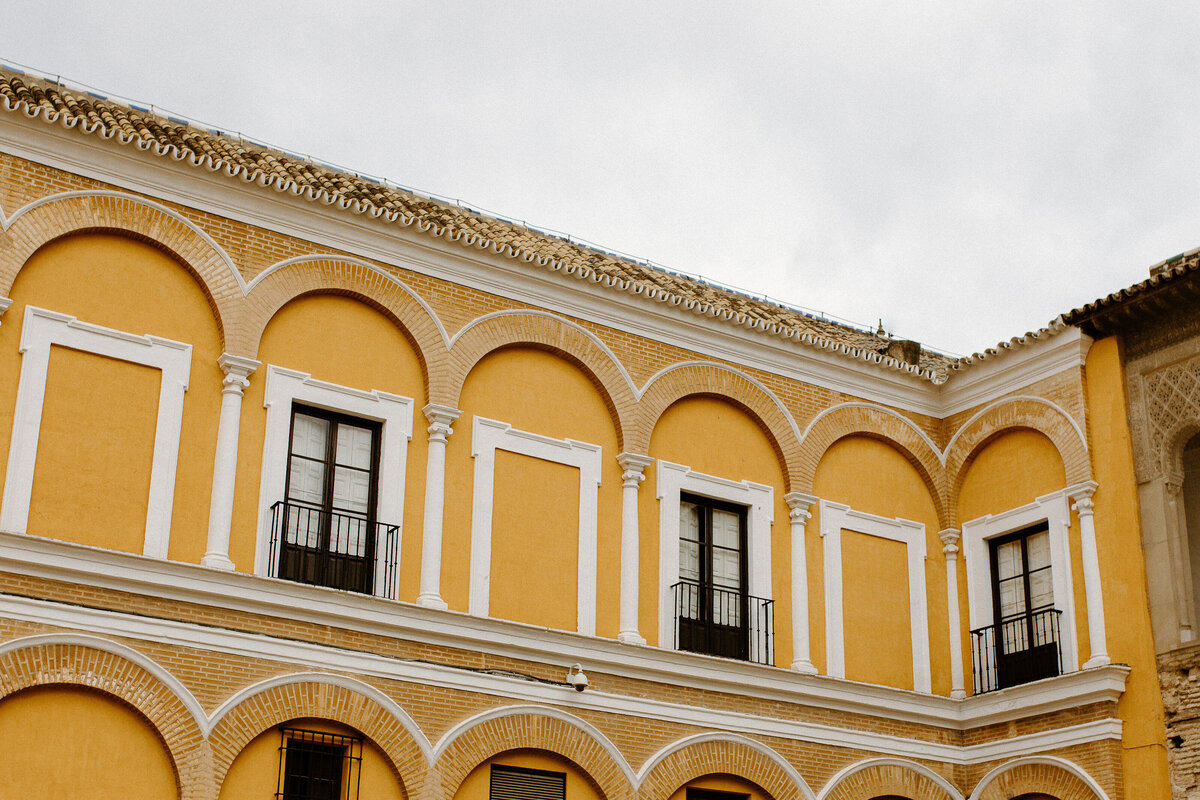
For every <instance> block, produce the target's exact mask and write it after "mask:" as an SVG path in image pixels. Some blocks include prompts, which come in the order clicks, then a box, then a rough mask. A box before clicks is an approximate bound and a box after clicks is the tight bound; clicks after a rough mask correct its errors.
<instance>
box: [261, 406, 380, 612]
mask: <svg viewBox="0 0 1200 800" xmlns="http://www.w3.org/2000/svg"><path fill="white" fill-rule="evenodd" d="M381 428H382V426H381V425H380V424H379V423H378V422H374V421H372V420H363V419H358V418H356V417H350V416H347V415H345V414H339V413H336V412H333V411H328V410H325V409H318V408H313V407H310V406H302V405H296V406H294V407H293V408H292V424H291V431H290V442H289V447H288V469H287V483H286V493H285V496H284V509H285V513H286V518H285V520H284V526H283V540H282V542H281V543H280V549H279V576H280V577H282V578H285V579H287V580H293V581H297V582H300V583H311V584H316V585H319V586H332V587H334V588H337V589H348V590H350V591H355V592H367V593H369V592H370V591H371V586H372V579H373V577H374V554H375V506H376V499H377V495H378V475H379V440H380V435H379V434H380V430H381Z"/></svg>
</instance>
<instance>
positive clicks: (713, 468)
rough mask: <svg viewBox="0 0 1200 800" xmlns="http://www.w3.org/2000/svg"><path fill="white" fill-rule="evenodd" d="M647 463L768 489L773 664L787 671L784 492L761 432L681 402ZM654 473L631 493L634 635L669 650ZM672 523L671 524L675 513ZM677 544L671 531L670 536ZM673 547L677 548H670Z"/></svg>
mask: <svg viewBox="0 0 1200 800" xmlns="http://www.w3.org/2000/svg"><path fill="white" fill-rule="evenodd" d="M649 455H650V456H652V457H654V458H657V459H662V460H664V461H669V462H671V463H674V464H683V465H685V466H688V467H691V469H692V470H693V471H695V472H700V473H704V474H706V475H714V476H716V477H719V478H726V479H728V480H733V481H743V480H748V481H753V482H754V483H760V484H764V485H766V486H770V487H772V488H773V489H774V503H775V507H774V509H773V514H774V523H773V524H772V526H771V572H772V575H771V581H772V596H773V599H774V601H775V604H774V609H775V663H776V664H777V665H781V666H788V665H790V664H791V663H792V640H791V635H790V632H791V629H792V607H791V582H790V577H789V573H790V565H791V539H790V536H791V531H790V527H789V525H788V507H787V503H786V502H785V501H784V499H783V495H784V493H785V491H786V490H785V488H784V487H786V485H787V482H786V478H785V474H784V471H783V467H782V466H781V464H780V462H779V457H778V456H777V454H776V450H775V448H774V447H772V445H771V440H770V438H769V437H768V435H767V434H766V432H765V431H764V430H763V428H762V426H760V425H759V424H758V422H757V421H756V420H755V419H754V417H752V416H750V414H748V413H747V412H745V411H743V410H741V409H740V408H738V407H737V406H735V405H733V404H732V403H729V402H726V401H723V400H719V399H717V398H713V397H688V398H685V399H683V400H680V401H679V402H677V403H675V404H673V405H672V406H671V407H670V408H668V409H667V410H666V412H664V413H663V415H662V416H661V417H660V418H659V420H658V423H657V424H656V425H655V427H654V433H653V435H652V436H651V439H650V453H649ZM654 472H655V468H654V465H651V466H650V467H648V468H647V469H646V473H645V474H646V481H645V482H644V483H643V484H642V487H641V489H639V491H638V513H639V517H640V523H641V525H640V527H641V536H640V539H639V544H640V546H641V556H642V557H641V562H640V568H641V569H640V575H639V577H640V588H639V594H640V596H641V600H642V602H641V608H640V612H641V616H640V624H641V626H642V627H641V632H642V635H643V636H645V637H646V640H647V641H648V642H649V643H651V644H654V643H657V642H660V641H661V642H663V644H664V645H665V646H668V647H669V646H670V645H671V641H672V635H673V634H672V632H671V631H659V630H658V597H659V575H658V563H659V562H658V550H659V538H660V531H659V501H658V498H657V493H656V489H655V485H656V480H655V475H654ZM674 518H675V519H677V518H678V512H676V513H675V515H674ZM674 535H675V536H678V527H676V528H675V532H674ZM675 546H678V545H675Z"/></svg>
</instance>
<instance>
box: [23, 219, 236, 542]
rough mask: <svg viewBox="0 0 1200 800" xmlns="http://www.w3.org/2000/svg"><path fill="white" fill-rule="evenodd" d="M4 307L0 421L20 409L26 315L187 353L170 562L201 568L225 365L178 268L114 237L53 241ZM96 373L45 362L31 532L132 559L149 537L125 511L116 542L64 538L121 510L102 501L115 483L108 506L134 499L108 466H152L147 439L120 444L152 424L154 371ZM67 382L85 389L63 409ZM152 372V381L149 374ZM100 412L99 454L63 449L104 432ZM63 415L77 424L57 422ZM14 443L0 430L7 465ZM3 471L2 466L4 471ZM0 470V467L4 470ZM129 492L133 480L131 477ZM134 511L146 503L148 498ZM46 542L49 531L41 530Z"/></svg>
mask: <svg viewBox="0 0 1200 800" xmlns="http://www.w3.org/2000/svg"><path fill="white" fill-rule="evenodd" d="M12 300H13V305H12V307H11V308H10V309H9V310H8V311H7V313H5V315H4V319H3V325H0V418H4V419H11V418H12V414H13V411H14V409H15V407H16V393H17V376H18V375H19V374H20V365H21V357H20V355H19V353H18V343H19V342H20V338H21V327H22V323H23V318H24V314H25V307H26V306H27V305H34V306H38V307H40V308H46V309H49V310H51V311H57V312H61V313H64V314H70V315H72V316H75V317H77V318H79V319H80V320H81V321H83V322H89V323H93V324H96V325H102V326H105V327H108V328H115V329H117V330H120V331H125V332H127V333H133V334H137V335H141V334H153V335H155V336H160V337H163V338H166V339H173V340H175V341H181V342H186V343H188V344H191V345H192V370H191V377H190V384H189V388H188V391H187V394H186V395H185V397H184V407H183V428H182V432H181V438H180V449H179V450H180V459H179V465H178V473H177V476H176V483H175V489H176V490H175V503H174V508H173V512H172V518H171V546H170V552H169V556H170V558H172V559H175V560H181V561H191V562H198V561H199V560H200V558H201V556H202V555H203V554H204V549H205V544H206V541H207V532H208V504H209V492H210V489H211V486H212V470H213V457H214V453H215V449H216V439H217V418H218V415H219V413H220V404H221V379H222V377H223V376H222V373H221V370H220V368H219V367H218V366H217V358H218V356H220V354H221V334H220V328H219V325H218V323H217V320H216V318H215V317H214V314H213V311H212V307H211V306H210V305H209V302H208V298H207V296H206V295H205V293H204V290H203V289H202V287H201V286H200V284H199V282H198V281H197V280H196V279H195V278H194V277H193V276H192V274H191V273H189V272H188V271H187V269H186V267H185V266H183V265H182V264H181V263H179V262H178V261H176V260H175V259H174V258H173V257H172V256H170V255H168V254H167V253H165V252H163V251H162V250H159V249H157V248H156V247H154V246H152V245H150V244H146V243H144V242H140V241H136V240H134V239H130V238H127V237H124V236H120V235H117V234H108V233H86V234H77V235H73V236H69V237H66V238H63V239H59V240H57V241H54V242H51V243H50V244H47V245H46V246H44V247H42V248H41V249H40V250H38V251H37V252H36V253H35V254H34V255H33V256H32V257H31V258H30V259H29V260H28V261H27V262H26V263H25V266H24V267H23V268H22V270H21V272H20V274H19V275H18V276H17V279H16V281H15V283H14V284H13V288H12ZM104 361H106V360H105V359H100V358H98V357H96V356H85V355H82V354H70V353H54V354H53V358H52V364H51V374H50V380H49V381H48V389H49V391H48V392H47V397H46V415H47V418H45V419H44V420H43V428H42V429H43V431H46V432H48V433H49V434H50V438H49V440H48V442H47V445H46V446H47V450H46V454H45V458H46V460H45V461H43V454H42V453H39V455H38V462H39V465H40V466H39V469H38V473H39V474H37V475H36V476H35V485H34V494H35V500H36V501H37V503H38V506H40V508H41V510H40V511H38V514H39V522H38V524H39V525H42V526H53V527H54V528H56V529H57V530H55V531H54V532H52V533H51V534H50V535H53V536H55V537H56V538H64V539H72V540H83V539H86V540H87V541H88V543H90V544H103V545H104V546H115V547H118V548H120V549H134V550H135V551H136V552H140V551H141V544H140V542H141V540H142V537H143V535H144V531H145V510H144V506H143V510H142V512H141V518H140V519H139V520H138V521H137V522H136V523H134V522H132V520H133V519H134V517H136V516H137V514H136V513H135V512H134V511H133V510H130V509H128V508H127V509H126V510H125V511H121V512H119V519H120V524H121V525H122V526H123V527H127V526H129V525H133V526H134V529H132V530H122V531H115V530H114V531H113V532H112V533H111V535H109V534H105V535H101V534H98V533H95V532H93V531H85V530H83V529H80V528H78V527H76V528H75V530H70V529H68V528H69V526H70V525H71V524H72V523H73V521H74V520H76V519H78V518H80V517H82V516H87V514H86V511H87V510H88V509H104V510H105V511H106V512H113V511H114V509H113V507H112V503H114V502H117V501H116V500H115V499H114V498H109V497H105V496H102V495H104V494H107V493H108V490H106V489H105V488H104V487H105V486H106V485H107V484H106V479H107V478H108V477H111V478H112V480H113V481H114V483H113V484H112V488H113V491H112V493H113V494H117V493H118V492H117V490H118V489H119V493H120V494H121V495H123V496H124V497H125V498H129V497H131V496H132V495H131V494H130V492H131V491H132V490H131V489H130V487H126V486H122V484H123V483H125V482H126V478H125V477H122V476H120V475H117V474H115V473H118V472H122V471H124V472H130V471H132V470H131V469H130V468H129V467H120V468H119V469H117V468H114V465H117V466H119V465H121V464H122V463H123V462H126V463H129V464H143V463H148V462H147V458H148V451H147V450H146V446H145V442H144V436H143V435H141V434H140V433H139V434H137V435H131V436H130V437H129V438H128V439H124V438H122V436H121V435H116V434H117V433H121V434H123V433H124V432H128V433H130V434H133V433H134V431H135V429H137V430H143V431H144V428H143V427H142V426H144V417H145V414H146V413H147V410H148V409H153V412H152V413H153V414H156V413H157V408H158V396H157V393H158V382H157V381H153V396H152V397H146V396H145V392H147V391H149V390H150V388H151V383H152V381H150V380H147V379H145V378H144V375H143V374H142V373H143V372H144V371H145V370H148V369H150V368H146V367H138V366H135V365H131V364H127V363H125V362H109V363H107V364H105V363H104ZM72 371H77V372H78V378H79V379H83V380H87V381H88V382H89V383H88V385H87V386H86V387H83V389H82V394H77V395H76V396H75V397H67V396H64V395H63V392H64V391H67V390H69V389H70V387H71V384H72V380H71V377H72V376H71V372H72ZM151 371H153V372H155V373H157V370H151ZM73 391H75V392H77V393H78V392H80V391H81V390H80V389H78V388H76V389H74V390H73ZM91 401H94V402H91ZM105 411H115V412H116V413H115V414H114V415H113V416H114V417H115V419H112V421H111V425H112V426H115V427H108V428H107V432H103V431H97V433H98V434H99V435H100V436H102V437H110V440H109V441H108V442H107V443H106V444H105V445H104V447H102V448H101V451H100V452H98V453H95V454H91V455H88V454H83V453H81V452H79V451H78V448H79V447H80V443H81V442H86V441H88V439H89V438H91V436H89V435H87V434H86V433H84V436H83V438H82V439H81V440H80V441H79V442H75V443H68V442H67V441H66V440H65V436H66V435H67V432H68V431H71V432H73V433H81V432H84V429H85V428H89V427H91V428H96V427H98V426H101V425H104V424H105V423H104V422H103V421H102V418H101V415H102V414H103V413H104V412H105ZM64 415H76V416H75V418H73V419H62V417H63V416H64ZM151 426H153V423H151ZM95 435H96V434H92V436H95ZM10 436H11V429H10V426H8V425H3V426H0V453H3V454H7V453H8V446H9V440H10ZM6 460H7V459H0V462H6ZM72 460H75V466H70V462H71V461H72ZM50 464H54V465H55V469H56V470H57V468H58V467H62V468H63V469H67V470H68V472H67V473H66V474H62V473H60V472H56V474H55V475H53V476H51V475H50V472H49V469H48V468H43V467H48V465H50ZM5 466H6V464H5V463H0V470H3V469H5ZM148 474H149V473H148V471H147V472H145V473H143V474H142V475H140V476H138V480H145V481H147V486H148ZM128 480H133V479H132V477H129V478H128ZM64 487H69V488H68V489H67V494H64V495H62V499H61V500H60V501H59V502H58V504H59V505H60V506H62V507H61V508H59V509H52V508H51V507H50V506H52V505H54V504H53V503H51V504H50V505H47V499H48V498H51V497H52V496H53V494H54V493H55V492H58V491H59V490H61V489H63V488H64ZM97 487H99V488H97ZM139 491H141V490H139ZM68 498H69V499H68ZM141 502H142V503H144V502H145V498H144V492H142V500H141ZM68 506H69V507H68ZM59 515H65V516H59ZM31 521H32V520H31ZM93 522H94V519H93ZM107 526H108V524H107V521H106V527H107ZM111 527H114V528H115V527H116V526H111ZM43 530H47V528H46V527H43ZM135 531H136V532H135ZM97 536H101V539H97V538H96V537H97ZM80 537H83V539H80ZM89 537H90V538H89ZM135 539H136V540H137V541H138V542H139V544H137V546H136V547H133V545H132V544H131V542H133V541H134V540H135ZM110 540H111V541H110Z"/></svg>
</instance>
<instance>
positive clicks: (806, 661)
mask: <svg viewBox="0 0 1200 800" xmlns="http://www.w3.org/2000/svg"><path fill="white" fill-rule="evenodd" d="M783 499H784V501H785V502H787V504H788V508H789V509H791V510H790V511H789V512H788V518H789V519H790V520H791V524H792V572H791V584H792V669H793V670H795V671H796V672H803V673H804V674H806V675H816V674H817V668H816V666H814V665H813V663H812V655H811V649H810V646H809V640H808V554H807V552H806V550H805V547H806V542H805V537H804V529H805V526H806V525H807V524H808V520H809V518H811V517H812V512H811V511H809V509H810V508H812V506H813V503H815V502H817V498H815V497H813V496H811V495H807V494H801V493H800V492H788V493H787V494H785V495H784V496H783Z"/></svg>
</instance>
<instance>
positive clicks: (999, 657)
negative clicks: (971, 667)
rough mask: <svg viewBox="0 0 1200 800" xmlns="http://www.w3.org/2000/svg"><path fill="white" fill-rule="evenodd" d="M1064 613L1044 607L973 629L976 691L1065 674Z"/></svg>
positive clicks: (986, 690)
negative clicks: (1060, 638)
mask: <svg viewBox="0 0 1200 800" xmlns="http://www.w3.org/2000/svg"><path fill="white" fill-rule="evenodd" d="M1061 615H1062V612H1061V611H1059V610H1058V609H1054V608H1043V609H1041V610H1039V611H1031V612H1027V613H1024V614H1018V615H1015V616H1012V617H1007V618H1005V619H1002V620H1000V621H999V622H997V623H994V624H992V625H988V626H986V627H983V628H978V629H976V630H973V631H971V655H972V659H973V661H974V664H975V694H982V693H984V692H993V691H996V690H997V689H1007V688H1008V687H1009V686H1018V685H1020V684H1022V683H1030V682H1032V681H1037V680H1041V679H1042V678H1052V677H1054V676H1055V675H1060V674H1062V652H1061V650H1060V648H1059V646H1058V620H1059V617H1060V616H1061Z"/></svg>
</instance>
